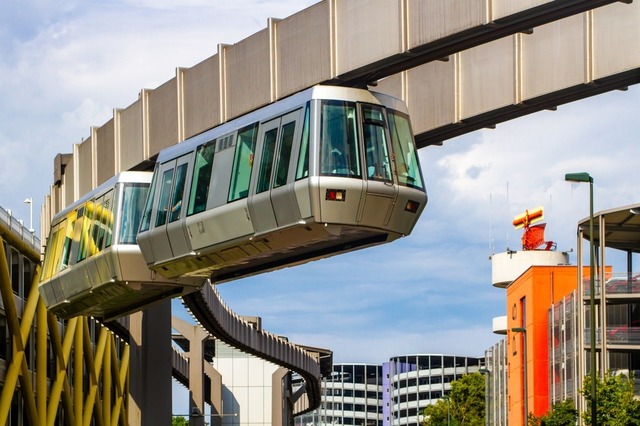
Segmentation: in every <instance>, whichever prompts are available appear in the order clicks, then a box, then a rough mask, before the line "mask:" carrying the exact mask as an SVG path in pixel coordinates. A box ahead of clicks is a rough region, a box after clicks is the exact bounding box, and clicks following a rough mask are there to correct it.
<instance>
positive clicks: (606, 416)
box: [580, 372, 640, 426]
mask: <svg viewBox="0 0 640 426" xmlns="http://www.w3.org/2000/svg"><path fill="white" fill-rule="evenodd" d="M580 392H581V393H582V395H584V398H585V404H586V409H585V410H584V412H583V413H582V418H583V419H584V421H585V423H586V424H591V377H590V376H586V377H585V379H584V382H583V386H582V390H581V391H580ZM596 416H597V418H596V424H597V425H599V426H608V425H640V401H637V400H635V399H634V397H633V378H630V377H628V376H626V375H624V374H616V375H614V374H612V373H610V372H609V373H607V374H606V375H605V377H604V379H600V378H599V377H598V378H597V381H596Z"/></svg>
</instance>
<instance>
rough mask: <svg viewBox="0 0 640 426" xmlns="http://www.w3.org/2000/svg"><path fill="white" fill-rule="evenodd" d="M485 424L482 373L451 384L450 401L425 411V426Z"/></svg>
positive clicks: (447, 400)
mask: <svg viewBox="0 0 640 426" xmlns="http://www.w3.org/2000/svg"><path fill="white" fill-rule="evenodd" d="M484 422H485V420H484V376H482V374H480V373H472V374H466V375H464V376H462V377H461V378H460V379H458V380H455V381H453V382H451V391H450V392H449V395H448V399H440V400H438V402H437V403H435V404H432V405H428V406H427V407H426V408H425V410H424V422H423V425H424V426H444V425H448V424H449V425H452V426H482V425H484Z"/></svg>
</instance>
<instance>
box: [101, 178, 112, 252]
mask: <svg viewBox="0 0 640 426" xmlns="http://www.w3.org/2000/svg"><path fill="white" fill-rule="evenodd" d="M113 204H114V203H113V190H111V191H109V192H107V193H106V194H105V196H104V203H103V207H104V212H105V215H106V218H107V222H106V226H105V232H106V235H105V241H104V248H107V247H111V241H112V240H113V224H114V217H113Z"/></svg>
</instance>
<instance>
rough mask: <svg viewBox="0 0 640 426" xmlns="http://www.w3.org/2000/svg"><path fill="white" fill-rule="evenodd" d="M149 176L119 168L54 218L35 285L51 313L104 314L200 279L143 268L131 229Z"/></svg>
mask: <svg viewBox="0 0 640 426" xmlns="http://www.w3.org/2000/svg"><path fill="white" fill-rule="evenodd" d="M151 175H152V174H151V173H150V172H122V173H120V174H119V175H117V176H114V177H113V178H111V179H110V180H109V181H107V182H105V183H104V184H102V185H100V187H98V188H97V189H95V190H93V191H91V192H90V193H88V194H87V195H85V196H84V197H82V198H81V199H80V200H78V201H77V202H75V203H73V204H72V205H70V206H69V207H67V208H66V209H64V210H63V211H61V212H59V213H58V214H56V215H55V216H54V217H53V219H52V220H51V231H50V233H49V238H48V240H47V245H46V248H45V255H44V263H43V266H42V271H41V276H40V283H39V287H38V290H39V291H40V294H41V296H42V299H43V301H44V303H45V305H46V306H47V308H48V309H49V310H51V311H52V312H53V313H55V314H56V315H58V316H59V317H61V318H69V317H73V316H76V315H91V316H94V317H98V318H106V319H109V318H114V317H117V316H121V315H124V314H126V313H128V312H132V311H135V310H138V309H140V307H142V306H144V305H147V304H149V303H151V302H153V301H156V300H159V299H163V298H165V297H171V296H179V295H182V294H185V293H188V292H191V291H193V290H196V289H198V288H200V287H201V286H202V285H203V284H204V281H203V279H201V278H194V277H179V278H166V277H164V276H162V275H160V274H157V273H155V272H154V271H150V270H149V269H148V268H147V265H146V262H145V261H144V259H143V257H142V254H141V253H140V248H139V246H138V244H137V243H136V234H137V232H138V227H139V224H140V218H141V217H142V211H143V207H144V202H145V200H146V197H147V192H148V191H149V184H150V182H151Z"/></svg>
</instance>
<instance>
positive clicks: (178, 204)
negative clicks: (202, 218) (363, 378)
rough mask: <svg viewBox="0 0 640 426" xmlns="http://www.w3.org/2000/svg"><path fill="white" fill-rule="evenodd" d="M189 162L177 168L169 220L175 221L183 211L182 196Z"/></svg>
mask: <svg viewBox="0 0 640 426" xmlns="http://www.w3.org/2000/svg"><path fill="white" fill-rule="evenodd" d="M188 165H189V163H183V164H180V165H179V166H178V167H177V168H176V184H175V185H174V186H173V194H172V196H171V204H169V205H170V206H171V209H170V212H171V215H170V217H169V222H174V221H176V220H178V218H179V217H180V212H181V211H182V197H184V182H185V180H186V178H187V166H188Z"/></svg>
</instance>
